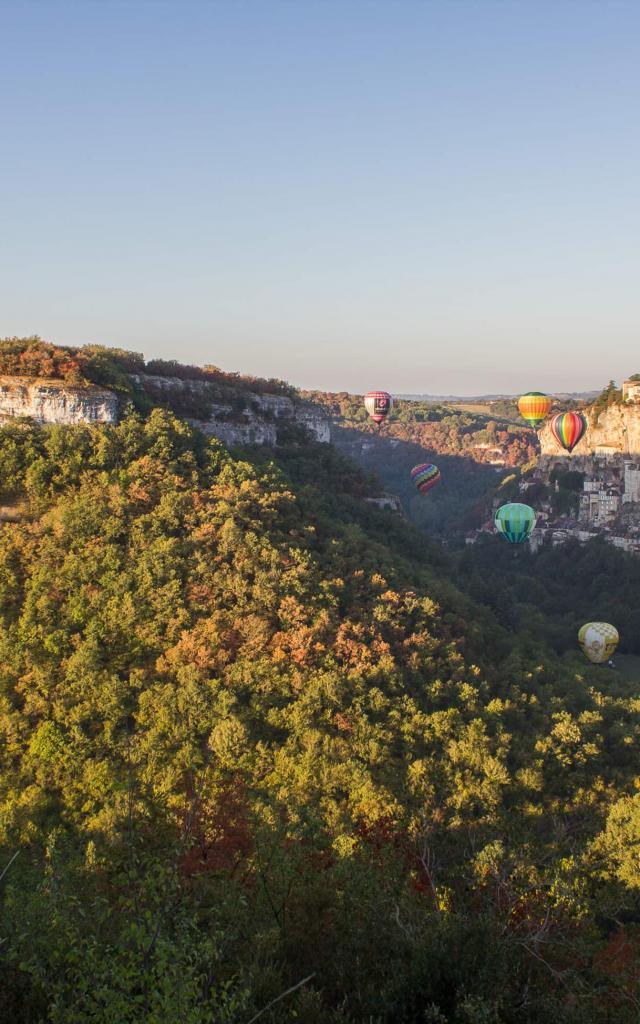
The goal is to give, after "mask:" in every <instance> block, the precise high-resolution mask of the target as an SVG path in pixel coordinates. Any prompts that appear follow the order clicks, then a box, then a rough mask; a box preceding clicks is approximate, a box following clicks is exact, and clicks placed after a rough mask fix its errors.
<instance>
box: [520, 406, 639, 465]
mask: <svg viewBox="0 0 640 1024" xmlns="http://www.w3.org/2000/svg"><path fill="white" fill-rule="evenodd" d="M585 415H586V417H587V420H588V427H587V430H586V431H585V433H584V436H583V437H582V438H581V440H580V443H579V444H578V445H577V446H576V447H575V448H574V450H573V454H572V455H571V456H569V453H568V452H565V451H564V450H563V449H562V448H561V447H560V445H559V444H558V442H557V441H556V440H555V438H554V436H553V434H552V433H551V430H550V428H549V422H548V421H547V422H546V423H545V425H544V427H543V428H542V430H541V431H540V433H539V435H538V436H539V439H540V453H541V457H540V462H541V464H542V465H547V466H548V467H549V468H550V467H551V466H552V465H555V464H556V463H559V464H561V465H564V466H567V467H568V465H569V462H571V466H572V468H574V469H577V470H581V471H582V470H585V469H588V468H589V467H590V465H591V463H592V461H593V459H594V458H611V459H615V460H616V461H618V460H619V461H624V460H628V459H631V460H633V461H638V459H640V403H631V402H627V403H624V404H620V405H612V406H609V407H608V408H607V409H603V410H602V412H600V414H599V415H597V414H596V413H594V412H593V410H592V409H587V410H586V412H585Z"/></svg>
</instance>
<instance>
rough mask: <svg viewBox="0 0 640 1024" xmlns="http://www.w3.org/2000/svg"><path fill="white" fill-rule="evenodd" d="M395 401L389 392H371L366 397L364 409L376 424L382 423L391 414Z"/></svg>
mask: <svg viewBox="0 0 640 1024" xmlns="http://www.w3.org/2000/svg"><path fill="white" fill-rule="evenodd" d="M392 405H393V399H392V397H391V395H390V394H389V392H388V391H370V392H369V394H368V395H365V396H364V407H365V409H366V410H367V412H368V413H369V415H370V417H371V419H372V420H373V422H374V423H378V424H380V423H382V422H383V421H384V420H385V419H386V418H387V416H388V415H389V413H390V412H391V406H392Z"/></svg>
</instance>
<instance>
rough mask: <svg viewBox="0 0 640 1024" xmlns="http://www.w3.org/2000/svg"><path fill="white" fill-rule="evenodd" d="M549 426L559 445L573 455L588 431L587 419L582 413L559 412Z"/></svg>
mask: <svg viewBox="0 0 640 1024" xmlns="http://www.w3.org/2000/svg"><path fill="white" fill-rule="evenodd" d="M549 426H550V428H551V433H552V434H553V436H554V437H555V439H556V441H557V442H558V444H559V445H561V446H562V447H563V448H564V449H565V450H566V451H568V452H569V455H571V452H572V451H573V449H574V448H575V446H576V445H577V443H578V441H579V440H580V438H581V437H582V435H583V434H584V432H585V430H586V429H587V418H586V416H583V414H582V413H581V412H558V413H556V415H555V416H554V417H552V419H551V423H550V424H549Z"/></svg>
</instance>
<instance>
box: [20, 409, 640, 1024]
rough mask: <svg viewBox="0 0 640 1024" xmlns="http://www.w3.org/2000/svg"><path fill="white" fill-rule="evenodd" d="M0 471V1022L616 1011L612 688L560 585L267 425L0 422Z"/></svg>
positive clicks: (627, 769)
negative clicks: (6, 506)
mask: <svg viewBox="0 0 640 1024" xmlns="http://www.w3.org/2000/svg"><path fill="white" fill-rule="evenodd" d="M0 472H1V474H2V480H3V487H4V489H5V492H6V494H7V495H11V496H12V498H11V500H12V501H13V502H14V503H15V507H16V509H17V510H18V515H19V520H20V521H18V522H7V523H5V524H4V525H3V526H2V527H1V528H0V650H1V654H2V656H1V658H0V735H1V738H2V742H1V743H0V759H1V761H0V764H1V768H0V852H1V856H2V860H1V861H0V872H3V877H2V880H1V882H0V886H1V895H2V901H3V902H2V908H3V912H2V926H1V928H2V930H1V932H0V939H1V940H2V944H1V945H0V1011H1V1012H2V1015H3V1017H4V1018H5V1019H7V1020H12V1021H16V1022H17V1024H22V1022H36V1021H37V1022H39V1021H42V1022H45V1021H46V1022H54V1024H71V1022H77V1021H83V1022H95V1024H98V1022H114V1024H115V1022H118V1024H120V1022H131V1024H138V1022H145V1024H152V1022H153V1024H155V1022H159V1021H169V1020H176V1021H178V1020H180V1021H183V1020H184V1021H188V1022H193V1024H200V1022H209V1021H210V1022H228V1024H248V1022H249V1021H250V1020H251V1019H252V1018H253V1017H254V1016H255V1015H256V1014H261V1016H260V1019H261V1020H263V1021H271V1022H272V1024H275V1022H280V1021H282V1022H284V1021H291V1020H301V1021H307V1022H310V1024H313V1022H317V1024H329V1022H331V1024H365V1022H366V1024H371V1022H374V1021H375V1022H378V1024H391V1022H394V1024H402V1022H406V1024H414V1022H425V1021H436V1022H437V1021H451V1022H455V1024H463V1022H482V1021H495V1022H503V1024H508V1022H512V1021H514V1022H515V1021H521V1020H527V1021H530V1022H543V1021H544V1022H546V1021H548V1020H550V1019H557V1020H563V1021H568V1022H587V1021H594V1020H600V1019H604V1017H603V1013H605V1009H606V1013H607V1014H609V1019H610V1020H612V1021H613V1020H616V1021H621V1022H627V1021H632V1020H636V1018H637V1005H638V998H639V995H640V993H639V992H638V988H637V975H636V972H635V970H634V951H635V949H636V945H637V941H638V938H637V925H636V924H635V921H636V920H637V919H638V918H637V913H638V903H637V900H638V896H637V893H638V888H639V886H640V882H639V881H638V877H637V869H636V867H635V866H634V856H633V852H632V850H633V844H634V843H636V842H637V836H638V827H639V826H638V811H637V806H636V804H637V798H636V795H635V794H636V790H635V785H636V780H637V738H638V728H639V724H640V719H639V715H640V702H639V701H638V699H637V697H636V690H637V687H636V686H635V685H634V684H633V683H631V682H628V681H625V680H624V679H623V678H621V677H618V676H614V675H613V674H612V673H607V670H606V669H594V668H590V667H588V666H587V665H586V663H583V661H582V658H581V656H580V654H579V653H577V652H575V651H574V649H573V648H574V646H575V644H574V640H573V639H570V637H569V633H568V632H567V634H566V635H565V632H564V631H563V630H564V628H565V624H564V621H563V620H562V618H561V617H559V616H557V608H556V607H555V605H554V602H559V601H560V600H561V596H562V595H561V591H560V589H558V588H559V583H558V587H556V589H555V590H552V591H551V596H550V598H549V600H548V602H547V599H546V598H543V596H542V595H541V594H534V595H533V596H532V597H531V596H529V597H528V596H527V594H526V593H525V592H524V591H526V590H529V589H530V588H531V587H532V586H533V585H535V580H534V577H535V574H534V573H533V571H532V570H531V567H530V566H529V564H528V562H527V561H526V559H525V561H524V562H522V565H523V568H522V569H520V568H518V569H517V570H516V569H515V568H514V569H513V570H512V571H510V572H507V573H505V579H506V594H507V595H508V596H507V597H505V594H504V593H503V592H502V591H501V585H500V583H499V581H498V569H497V565H498V563H497V562H495V561H493V558H494V556H493V555H491V554H489V553H487V555H486V562H484V563H483V562H482V558H481V556H482V552H481V551H479V552H477V553H476V552H474V553H473V554H469V555H468V556H465V557H467V558H468V559H471V561H470V562H469V563H468V564H466V565H465V563H464V562H460V560H459V558H458V557H453V556H448V555H446V554H445V553H443V552H442V550H441V549H440V548H439V547H438V546H437V545H435V544H433V543H432V542H430V541H429V540H428V539H426V538H425V537H424V535H422V534H420V533H419V532H418V531H417V530H416V529H415V528H413V527H411V526H409V525H408V524H407V523H406V522H403V521H402V520H401V519H400V518H398V517H393V516H391V515H389V514H386V513H384V512H379V511H378V510H377V509H375V508H372V507H371V506H370V505H367V504H366V503H364V502H363V501H362V500H361V496H362V495H363V494H364V495H366V494H367V491H368V488H369V484H368V482H367V480H366V478H364V477H363V476H362V475H361V474H360V473H359V471H358V470H356V469H355V468H354V467H353V465H352V464H350V463H348V462H347V461H346V460H345V459H343V458H341V457H340V456H339V455H337V453H336V452H335V451H334V450H333V449H331V448H330V447H328V446H323V445H314V444H312V443H310V442H308V441H306V440H304V439H303V438H302V437H301V436H295V435H293V434H292V436H291V438H290V442H289V443H288V444H285V445H283V447H282V449H281V450H280V451H279V452H278V454H277V456H275V455H274V454H273V453H268V452H265V451H262V452H247V453H245V455H244V456H242V457H241V456H239V455H236V456H233V455H231V454H230V453H229V452H228V451H226V450H225V449H224V448H223V447H222V446H221V445H220V444H219V443H218V442H217V441H215V440H211V439H207V438H205V437H204V436H203V435H202V434H200V433H198V432H197V431H194V430H192V429H191V428H190V427H189V426H188V425H187V424H186V423H185V422H183V421H181V420H180V419H178V418H177V417H175V416H174V415H173V414H171V413H170V412H168V411H166V410H162V409H155V410H154V411H152V412H151V414H150V415H149V416H148V417H146V418H143V417H142V416H140V415H139V414H136V413H132V414H130V415H128V416H126V417H125V418H124V419H123V420H122V422H120V423H119V424H118V425H117V426H109V427H100V426H80V427H55V428H51V429H43V428H38V427H35V426H33V425H30V424H28V423H26V422H20V421H15V422H12V423H11V424H10V425H8V426H5V427H4V428H2V430H1V431H0ZM498 550H500V551H502V549H498ZM500 557H503V556H502V555H500ZM504 557H506V554H505V555H504ZM513 564H514V565H515V563H513ZM518 565H520V563H518ZM567 571H570V570H569V569H568V568H567ZM590 571H591V572H593V571H595V565H594V564H592V565H591V569H590ZM544 572H547V570H546V569H545V570H544ZM492 573H493V575H492ZM550 573H551V569H549V570H548V574H550ZM542 579H544V574H543V577H542ZM633 584H634V581H633V580H632V579H631V578H630V579H629V586H630V587H631V586H632V585H633ZM538 586H540V587H544V586H545V584H544V583H543V582H540V583H539V584H538ZM556 618H557V620H558V621H557V626H556V628H555V629H552V628H551V626H552V624H553V622H554V621H555V620H556ZM620 950H623V952H620ZM629 950H631V953H629ZM290 990H291V991H290ZM271 1004H272V1005H271ZM263 1010H264V1011H265V1012H264V1013H262V1012H261V1011H263Z"/></svg>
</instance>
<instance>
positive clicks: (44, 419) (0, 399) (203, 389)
mask: <svg viewBox="0 0 640 1024" xmlns="http://www.w3.org/2000/svg"><path fill="white" fill-rule="evenodd" d="M132 379H133V382H134V386H135V387H136V388H138V389H139V390H140V391H144V392H146V393H147V394H148V395H149V396H150V397H151V398H152V399H154V400H156V401H159V402H167V404H169V405H172V404H173V405H174V408H175V407H176V406H175V399H176V396H177V397H178V398H179V399H180V400H182V401H183V402H184V404H185V409H186V410H188V408H189V403H190V402H191V403H192V404H193V405H194V407H196V408H198V410H199V409H205V410H206V414H205V418H202V415H201V413H200V411H198V412H197V413H196V414H194V415H189V413H188V411H187V412H184V413H183V415H186V416H187V418H188V419H189V421H190V422H191V423H193V425H194V426H197V427H199V428H200V429H201V430H203V431H204V432H205V433H206V434H210V435H212V436H214V437H218V438H220V440H221V441H223V442H224V443H225V444H227V445H230V446H232V447H233V446H236V445H242V446H244V445H250V444H258V445H269V446H271V447H273V446H275V445H277V443H278V427H279V425H281V424H286V423H297V424H299V425H300V426H302V427H304V428H305V429H306V430H307V431H308V432H309V434H310V435H311V436H312V437H313V438H315V440H316V441H321V442H323V443H325V444H326V443H328V442H329V441H330V440H331V428H330V423H329V419H328V417H327V416H326V415H325V413H324V411H323V410H322V409H320V408H319V407H318V406H314V405H313V404H312V403H310V402H302V401H299V400H298V399H295V398H289V397H288V396H287V395H270V394H254V393H253V392H250V391H244V390H241V389H240V388H237V389H236V388H230V387H229V388H227V387H220V386H219V385H216V384H208V383H207V382H206V381H198V380H182V379H180V378H178V377H159V376H153V375H151V374H138V375H136V376H134V377H133V378H132ZM172 400H173V401H172ZM15 416H28V417H30V418H31V419H34V420H36V422H37V423H44V424H48V423H51V424H53V423H68V424H73V423H115V422H116V420H117V418H118V396H117V395H116V394H115V393H114V392H113V391H108V390H106V389H104V388H99V387H93V386H90V385H88V386H86V387H74V386H72V385H68V384H65V383H64V382H63V381H56V380H52V381H49V380H37V379H30V378H26V377H0V420H2V419H5V420H6V419H10V418H11V417H15Z"/></svg>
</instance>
